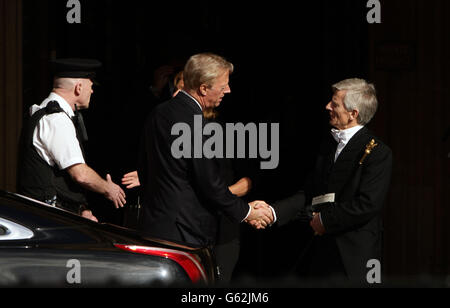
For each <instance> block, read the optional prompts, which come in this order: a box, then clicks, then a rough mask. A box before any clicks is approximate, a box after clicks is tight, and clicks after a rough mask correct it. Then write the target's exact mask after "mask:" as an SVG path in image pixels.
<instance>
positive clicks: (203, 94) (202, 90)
mask: <svg viewBox="0 0 450 308" xmlns="http://www.w3.org/2000/svg"><path fill="white" fill-rule="evenodd" d="M207 89H208V86H207V85H205V84H202V85H201V86H200V90H199V92H200V93H199V94H200V95H202V96H206V90H207Z"/></svg>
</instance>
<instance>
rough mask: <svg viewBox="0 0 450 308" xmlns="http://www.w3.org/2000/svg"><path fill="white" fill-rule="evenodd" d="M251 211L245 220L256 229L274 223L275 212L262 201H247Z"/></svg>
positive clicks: (262, 228) (261, 228)
mask: <svg viewBox="0 0 450 308" xmlns="http://www.w3.org/2000/svg"><path fill="white" fill-rule="evenodd" d="M249 205H250V207H251V212H250V214H249V216H248V217H247V219H246V220H245V222H246V223H248V224H249V225H250V226H252V227H253V228H255V229H256V230H264V229H266V228H267V227H268V226H271V225H272V224H274V223H275V212H274V210H273V208H272V207H271V206H270V205H268V204H267V203H266V202H264V201H253V202H251V203H249Z"/></svg>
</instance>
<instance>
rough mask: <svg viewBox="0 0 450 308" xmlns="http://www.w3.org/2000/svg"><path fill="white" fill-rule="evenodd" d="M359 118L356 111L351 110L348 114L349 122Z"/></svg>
mask: <svg viewBox="0 0 450 308" xmlns="http://www.w3.org/2000/svg"><path fill="white" fill-rule="evenodd" d="M358 116H359V111H358V110H353V111H352V112H350V120H352V121H353V120H357V119H358Z"/></svg>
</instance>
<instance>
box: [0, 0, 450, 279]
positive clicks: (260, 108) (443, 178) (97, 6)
mask: <svg viewBox="0 0 450 308" xmlns="http://www.w3.org/2000/svg"><path fill="white" fill-rule="evenodd" d="M5 1H6V3H7V2H8V0H2V2H1V3H2V5H3V6H5V7H6V6H7V4H3V3H4V2H5ZM21 3H22V6H21V7H20V12H19V14H18V15H19V17H20V18H21V20H22V23H21V29H20V30H21V33H22V50H23V53H22V55H21V63H20V64H21V68H22V70H21V71H22V82H23V85H22V92H21V95H22V97H21V103H22V105H23V114H25V113H27V112H28V108H29V106H31V105H33V104H39V103H40V102H41V101H42V100H43V99H44V98H46V97H47V96H48V93H49V91H50V90H51V77H52V76H51V74H50V71H49V67H48V61H49V60H50V59H52V58H54V57H58V58H61V57H89V58H96V59H99V60H101V61H102V62H103V64H104V66H103V68H102V70H101V72H100V73H99V76H98V81H99V83H100V86H98V87H96V88H95V93H94V95H93V98H92V104H91V108H90V110H89V111H87V112H84V115H85V119H86V123H87V127H88V131H89V136H90V141H89V145H88V149H87V151H88V163H89V164H90V165H91V166H92V167H93V168H94V169H95V170H96V171H97V172H98V173H99V174H101V175H106V174H107V173H110V174H112V175H113V179H114V180H115V182H119V181H120V178H121V177H122V175H123V174H124V173H125V172H129V171H132V170H133V169H134V166H133V165H134V153H135V152H136V146H135V144H136V139H137V136H138V135H139V132H140V129H139V124H140V122H141V121H143V120H142V118H143V112H142V110H145V108H146V107H148V106H146V105H145V104H146V100H145V99H142V96H141V94H140V91H141V90H142V89H143V87H144V86H145V85H146V83H145V82H146V81H148V80H149V79H150V78H151V77H152V74H153V70H154V69H155V68H156V67H158V66H159V65H161V64H164V63H167V62H168V61H170V60H171V59H173V58H184V57H188V56H190V55H192V54H194V53H197V52H204V51H210V52H215V53H218V54H220V55H222V56H224V57H226V58H227V59H228V60H230V61H231V62H233V63H234V64H235V68H236V70H235V73H234V74H233V75H232V77H231V88H232V91H233V92H232V94H231V95H229V96H227V97H226V98H225V100H224V102H223V105H222V106H221V107H220V112H221V117H222V120H224V121H227V122H233V123H235V122H244V123H248V122H255V123H280V125H281V136H280V138H281V140H280V145H281V148H280V150H281V157H280V158H281V161H280V165H279V168H278V169H276V170H273V171H264V172H256V171H255V173H254V174H252V176H254V177H255V178H257V185H256V187H255V190H254V191H253V193H252V195H251V196H249V198H253V199H263V200H267V201H269V202H270V201H274V200H277V199H280V198H283V197H286V196H289V195H290V194H292V193H294V192H295V191H296V190H298V189H299V188H301V185H302V183H303V181H304V178H305V176H306V174H307V172H308V170H309V167H310V166H311V164H312V161H313V160H314V156H315V149H316V145H317V143H318V142H319V141H320V138H321V137H322V136H323V135H324V134H326V133H328V129H329V127H328V123H327V122H328V121H327V113H326V112H325V105H326V104H327V102H328V101H329V99H330V95H331V89H330V86H331V85H332V84H333V83H335V82H338V81H340V80H343V79H346V78H350V77H360V78H365V79H368V80H369V81H372V82H374V83H375V84H376V86H377V89H378V92H379V99H380V109H379V111H378V114H377V116H376V118H375V119H374V121H373V122H372V123H371V124H370V125H369V128H371V129H372V130H373V131H374V132H375V134H377V135H378V136H379V137H380V138H381V139H383V140H384V141H385V143H387V144H388V145H389V146H390V147H391V148H392V149H393V152H394V175H393V183H392V185H391V192H390V194H389V196H388V200H387V202H386V207H385V225H386V226H385V229H386V232H385V268H384V271H385V273H386V274H387V275H388V277H390V278H391V279H393V280H396V279H401V280H402V281H407V282H408V283H414V282H418V283H420V282H429V281H444V280H445V279H446V276H447V275H449V272H450V268H449V264H450V263H449V261H450V260H449V259H450V252H449V247H450V245H449V244H450V243H449V234H450V227H449V226H448V224H447V221H448V220H449V218H450V214H449V210H448V206H449V205H450V195H449V194H450V189H449V188H450V179H449V159H448V156H447V155H448V152H449V151H450V149H449V141H448V140H447V141H445V140H444V139H443V137H444V133H445V131H446V130H447V128H448V126H449V121H448V116H449V107H448V106H449V105H448V101H447V97H449V94H450V93H448V92H449V89H450V87H449V77H450V76H449V72H450V70H449V69H450V67H449V64H450V63H449V61H448V58H449V56H450V53H449V51H450V50H449V48H450V46H449V40H448V37H449V36H448V34H449V30H450V23H449V22H448V21H447V19H448V18H447V16H448V14H450V5H449V3H448V2H447V1H445V0H435V1H421V0H415V1H401V0H391V1H381V3H382V24H374V25H369V24H368V23H367V20H366V15H367V12H368V11H369V9H368V8H367V7H366V4H367V1H365V0H340V1H325V0H321V1H304V2H299V3H294V2H285V3H283V2H281V1H279V2H277V3H276V4H275V3H260V2H254V3H245V4H244V3H240V4H236V3H229V2H223V3H212V2H196V3H167V4H160V3H156V2H155V1H145V2H144V1H127V2H122V1H111V0H109V1H108V0H95V1H92V0H91V1H83V0H81V7H82V23H81V24H80V25H77V24H72V25H70V24H68V23H67V21H66V14H67V12H68V11H69V9H68V8H66V3H67V1H64V0H59V1H57V0H42V1H34V0H22V2H21ZM0 33H1V31H0ZM6 58H7V57H6ZM3 61H4V60H3ZM2 111H3V110H2ZM2 158H3V156H2ZM244 163H245V164H246V165H252V163H254V162H244ZM91 198H92V201H91V203H92V204H94V205H95V207H96V208H97V213H98V216H99V218H101V219H102V220H103V221H108V222H113V223H119V224H120V223H121V222H122V219H123V214H124V213H123V212H120V211H114V210H112V207H111V205H110V204H108V203H105V202H104V201H103V200H101V199H100V198H96V197H95V196H92V197H91ZM242 229H243V237H242V240H243V250H242V254H241V261H240V264H239V267H238V273H239V274H242V275H247V274H250V275H251V276H252V277H256V278H258V279H261V278H269V279H271V278H273V277H275V276H278V275H282V274H283V273H284V272H285V271H286V270H288V269H289V267H290V266H291V265H292V264H293V262H294V260H295V259H296V257H297V256H298V254H299V253H300V252H301V250H302V247H303V245H304V239H303V238H302V236H301V234H302V230H301V227H300V226H298V225H292V226H289V227H287V228H284V229H277V228H274V229H272V230H270V231H264V232H256V231H253V230H251V229H250V228H248V227H246V226H243V227H242Z"/></svg>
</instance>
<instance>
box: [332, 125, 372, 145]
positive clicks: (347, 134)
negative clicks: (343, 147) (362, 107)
mask: <svg viewBox="0 0 450 308" xmlns="http://www.w3.org/2000/svg"><path fill="white" fill-rule="evenodd" d="M363 127H364V126H361V125H357V126H354V127H351V128H348V129H345V130H338V129H334V128H333V129H332V130H331V134H332V135H333V137H334V139H335V140H336V142H338V143H342V144H347V143H348V142H349V141H350V139H352V138H353V136H354V135H355V134H356V133H357V132H359V131H360V130H361V129H362V128H363Z"/></svg>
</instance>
